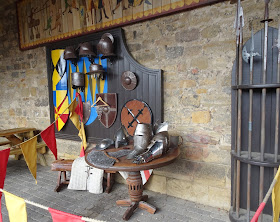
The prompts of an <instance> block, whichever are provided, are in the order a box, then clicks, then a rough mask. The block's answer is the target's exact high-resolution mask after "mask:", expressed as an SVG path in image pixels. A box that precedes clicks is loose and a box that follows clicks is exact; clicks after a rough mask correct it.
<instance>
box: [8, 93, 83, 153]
mask: <svg viewBox="0 0 280 222" xmlns="http://www.w3.org/2000/svg"><path fill="white" fill-rule="evenodd" d="M76 98H77V97H75V98H74V99H73V101H72V102H71V103H70V104H69V106H68V107H67V108H66V109H65V110H63V112H62V113H61V114H60V115H59V116H58V117H57V118H56V119H55V120H54V121H53V122H52V123H51V124H50V125H52V124H54V123H55V122H56V121H57V120H58V119H59V118H60V116H62V114H64V113H65V112H66V110H67V109H68V108H69V107H70V106H71V105H72V103H73V102H74V101H75V99H76ZM39 135H41V132H40V133H38V134H36V135H35V136H33V137H31V138H29V139H28V140H26V141H24V142H22V143H19V144H16V145H13V146H11V147H10V148H16V147H18V146H20V145H22V144H23V143H26V142H28V141H30V140H32V139H34V138H35V137H37V136H39Z"/></svg>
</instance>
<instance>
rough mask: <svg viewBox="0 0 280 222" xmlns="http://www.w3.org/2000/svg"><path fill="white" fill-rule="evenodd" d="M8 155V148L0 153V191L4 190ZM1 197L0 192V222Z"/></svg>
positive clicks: (0, 220) (0, 219)
mask: <svg viewBox="0 0 280 222" xmlns="http://www.w3.org/2000/svg"><path fill="white" fill-rule="evenodd" d="M9 155H10V148H9V149H5V150H1V151H0V188H1V189H3V188H4V182H5V177H6V171H7V163H8V159H9ZM1 197H2V192H0V222H2V213H1Z"/></svg>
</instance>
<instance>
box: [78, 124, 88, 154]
mask: <svg viewBox="0 0 280 222" xmlns="http://www.w3.org/2000/svg"><path fill="white" fill-rule="evenodd" d="M78 136H79V137H80V138H81V140H82V144H83V147H84V149H86V148H87V139H86V133H85V127H84V123H83V122H81V129H80V131H79V134H78Z"/></svg>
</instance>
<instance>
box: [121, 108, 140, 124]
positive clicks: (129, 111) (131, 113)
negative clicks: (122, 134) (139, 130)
mask: <svg viewBox="0 0 280 222" xmlns="http://www.w3.org/2000/svg"><path fill="white" fill-rule="evenodd" d="M124 107H125V108H126V109H127V111H128V113H130V115H131V116H132V117H133V119H136V117H135V115H134V114H133V112H132V111H131V109H129V108H128V107H127V106H126V105H124ZM137 117H138V116H137ZM136 121H137V123H140V122H139V120H138V119H136Z"/></svg>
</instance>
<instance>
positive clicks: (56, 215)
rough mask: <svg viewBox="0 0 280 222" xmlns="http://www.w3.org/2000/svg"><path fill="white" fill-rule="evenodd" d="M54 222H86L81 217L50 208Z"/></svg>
mask: <svg viewBox="0 0 280 222" xmlns="http://www.w3.org/2000/svg"><path fill="white" fill-rule="evenodd" d="M48 210H49V212H50V214H51V215H52V219H53V222H62V221H63V222H84V220H82V217H81V216H77V215H73V214H69V213H65V212H62V211H59V210H56V209H52V208H50V207H49V208H48Z"/></svg>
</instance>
